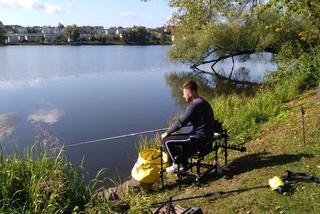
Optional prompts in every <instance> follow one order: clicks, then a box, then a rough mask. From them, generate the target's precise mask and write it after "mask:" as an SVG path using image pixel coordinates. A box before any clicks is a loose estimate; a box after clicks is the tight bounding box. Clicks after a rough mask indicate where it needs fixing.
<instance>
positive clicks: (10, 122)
mask: <svg viewBox="0 0 320 214" xmlns="http://www.w3.org/2000/svg"><path fill="white" fill-rule="evenodd" d="M19 121H20V118H19V115H17V114H0V143H1V142H2V141H3V140H4V139H5V138H10V136H11V135H12V133H13V132H14V130H15V129H16V127H17V126H18V124H19Z"/></svg>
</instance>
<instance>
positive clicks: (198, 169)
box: [160, 126, 246, 189]
mask: <svg viewBox="0 0 320 214" xmlns="http://www.w3.org/2000/svg"><path fill="white" fill-rule="evenodd" d="M219 148H222V149H223V150H224V160H225V165H227V157H228V149H232V150H237V151H241V152H244V151H246V148H245V147H243V146H235V145H228V133H227V130H225V129H222V126H221V129H220V132H215V133H214V136H213V137H212V138H211V139H210V140H209V141H207V142H204V143H202V144H201V145H200V146H199V147H198V148H196V151H195V153H193V154H191V155H190V156H189V159H188V163H187V166H186V169H185V170H184V171H180V170H179V169H180V166H179V165H178V172H177V176H178V180H177V182H178V185H179V189H181V182H182V179H183V177H192V178H194V179H195V181H196V182H197V184H198V185H200V183H201V180H202V179H203V177H205V176H206V175H208V174H209V173H210V172H212V171H214V170H215V172H216V173H218V172H219V171H218V170H219V165H218V150H219ZM161 149H162V148H161ZM213 152H214V163H211V164H210V163H203V160H204V159H205V158H206V157H207V156H209V155H210V154H211V153H213ZM161 154H162V153H161ZM179 158H180V157H179V156H177V157H175V159H176V160H177V159H179ZM194 168H195V172H194ZM164 172H165V170H164V169H163V167H162V164H161V171H160V178H161V183H162V187H164V181H163V173H164Z"/></svg>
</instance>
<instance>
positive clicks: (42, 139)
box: [28, 100, 65, 152]
mask: <svg viewBox="0 0 320 214" xmlns="http://www.w3.org/2000/svg"><path fill="white" fill-rule="evenodd" d="M43 101H44V100H43ZM64 114H65V113H64V111H63V110H61V109H58V108H46V109H39V110H37V111H36V112H34V113H33V114H31V115H29V117H28V121H29V122H30V123H31V125H32V128H33V131H34V138H33V143H34V144H33V145H34V146H36V147H37V146H40V147H44V148H46V149H49V152H57V149H58V148H60V147H61V145H62V142H61V140H60V139H59V137H58V136H56V134H55V133H54V132H52V131H51V130H49V129H48V128H44V127H42V125H41V123H47V124H49V125H52V124H54V123H56V122H58V121H59V120H60V119H61V117H62V116H63V115H64ZM34 146H33V148H34ZM52 149H53V150H52Z"/></svg>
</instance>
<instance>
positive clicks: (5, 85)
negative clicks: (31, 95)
mask: <svg viewBox="0 0 320 214" xmlns="http://www.w3.org/2000/svg"><path fill="white" fill-rule="evenodd" d="M41 82H42V81H41V79H38V78H37V79H32V80H0V90H10V89H19V88H25V87H31V88H32V87H36V86H39V85H40V83H41Z"/></svg>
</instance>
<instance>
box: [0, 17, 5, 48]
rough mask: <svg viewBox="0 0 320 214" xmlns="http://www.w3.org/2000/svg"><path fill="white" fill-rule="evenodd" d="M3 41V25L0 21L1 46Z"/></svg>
mask: <svg viewBox="0 0 320 214" xmlns="http://www.w3.org/2000/svg"><path fill="white" fill-rule="evenodd" d="M4 41H5V31H4V29H3V24H2V22H1V21H0V44H3V43H4Z"/></svg>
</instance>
